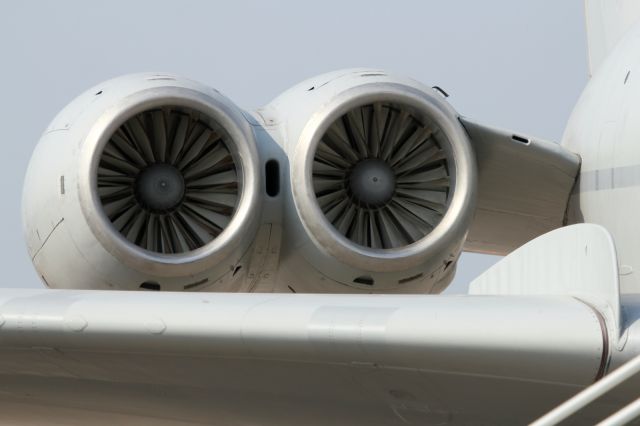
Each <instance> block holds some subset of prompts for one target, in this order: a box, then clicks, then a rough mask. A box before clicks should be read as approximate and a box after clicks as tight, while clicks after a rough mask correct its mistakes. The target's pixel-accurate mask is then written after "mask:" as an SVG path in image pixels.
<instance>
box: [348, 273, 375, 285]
mask: <svg viewBox="0 0 640 426" xmlns="http://www.w3.org/2000/svg"><path fill="white" fill-rule="evenodd" d="M353 282H354V283H356V284H364V285H373V284H375V281H374V280H373V278H371V277H368V276H364V275H363V276H361V277H358V278H355V279H354V280H353Z"/></svg>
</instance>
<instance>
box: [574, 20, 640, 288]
mask: <svg viewBox="0 0 640 426" xmlns="http://www.w3.org/2000/svg"><path fill="white" fill-rule="evenodd" d="M639 35H640V25H638V24H636V25H635V26H634V27H633V28H632V29H631V30H630V31H629V33H628V34H627V35H626V36H625V37H624V38H623V39H622V40H621V41H620V43H619V44H618V45H617V46H616V48H615V49H614V50H613V51H612V52H611V54H610V55H609V56H608V57H607V59H606V60H605V61H604V62H603V63H602V64H601V65H600V66H599V68H598V70H597V72H596V73H595V74H594V75H593V77H592V78H591V80H590V81H589V84H587V87H586V88H585V90H584V92H583V93H582V95H581V97H580V100H579V101H578V103H577V105H576V107H575V109H574V111H573V113H572V115H571V117H570V119H569V122H568V124H567V128H566V130H565V133H564V136H563V139H562V145H563V146H564V147H566V148H567V149H568V150H570V151H573V152H576V153H578V154H579V155H580V156H581V157H582V167H581V170H580V178H579V180H578V182H577V184H576V186H575V188H574V191H573V194H572V196H571V199H570V202H569V209H568V221H569V223H578V222H593V223H599V224H601V225H603V226H604V227H606V228H607V229H608V230H609V232H611V234H612V235H613V237H614V240H615V242H616V246H617V249H618V256H619V262H620V279H621V282H620V284H621V291H622V293H640V251H639V250H638V241H639V239H640V228H639V227H638V226H637V223H638V221H637V218H638V210H637V206H638V203H640V191H638V185H640V173H639V172H640V145H638V135H639V134H640V121H639V120H638V119H637V117H638V116H640V80H639V79H638V78H639V77H640V68H639V67H640V60H639V59H638V57H637V55H635V52H637V51H638V49H640V37H639Z"/></svg>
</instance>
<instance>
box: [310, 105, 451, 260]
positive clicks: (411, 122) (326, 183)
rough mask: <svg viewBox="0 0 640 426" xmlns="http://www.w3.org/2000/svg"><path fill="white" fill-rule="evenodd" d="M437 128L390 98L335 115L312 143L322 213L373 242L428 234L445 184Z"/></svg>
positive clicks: (391, 243) (444, 197) (442, 205)
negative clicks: (323, 131) (316, 144)
mask: <svg viewBox="0 0 640 426" xmlns="http://www.w3.org/2000/svg"><path fill="white" fill-rule="evenodd" d="M438 133H439V129H438V128H437V127H434V126H429V125H428V124H426V123H423V122H422V121H420V120H419V119H418V118H416V117H415V116H414V115H413V114H412V113H411V111H410V110H409V109H406V108H404V107H403V106H402V105H400V104H395V103H383V102H377V103H372V104H367V105H364V106H360V107H357V108H354V109H352V110H350V111H348V112H347V113H346V114H344V115H342V116H341V117H339V118H338V119H337V120H335V121H334V122H333V123H332V124H331V125H330V126H329V127H328V129H327V131H326V132H325V133H324V135H323V136H322V137H321V139H320V141H319V143H318V146H317V148H316V151H315V155H314V161H313V172H312V178H313V188H314V191H315V196H316V199H317V202H318V204H319V206H320V209H321V210H322V212H323V214H324V215H325V217H326V218H327V220H328V221H329V222H330V223H331V224H332V225H333V226H334V227H335V229H336V230H337V231H338V232H339V233H340V234H342V235H344V236H345V237H347V238H348V239H349V240H351V241H352V242H354V243H356V244H359V245H361V246H364V247H368V248H374V249H391V248H397V247H403V246H406V245H409V244H412V243H414V242H416V241H418V240H420V239H422V238H424V237H425V236H426V235H428V234H429V233H430V232H431V231H432V230H433V229H434V228H435V227H436V226H437V225H438V223H439V222H440V221H441V219H442V217H443V215H444V214H445V213H446V210H447V206H448V200H449V192H450V191H449V190H450V177H449V165H448V162H447V156H446V154H445V152H444V151H443V149H442V148H441V146H440V143H439V142H438Z"/></svg>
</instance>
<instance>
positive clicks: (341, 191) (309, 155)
mask: <svg viewBox="0 0 640 426" xmlns="http://www.w3.org/2000/svg"><path fill="white" fill-rule="evenodd" d="M281 165H282V167H281ZM476 174H477V173H476V163H475V158H474V153H473V150H472V148H471V145H470V141H469V136H468V134H467V132H466V131H465V129H464V128H463V126H462V124H461V123H460V121H459V120H458V115H457V113H456V112H455V111H454V110H453V109H452V108H451V107H450V106H449V104H448V103H447V102H446V100H445V99H444V97H443V96H442V94H441V93H439V92H438V91H436V90H434V89H432V88H430V87H426V86H423V85H421V84H419V83H417V82H416V81H414V80H410V79H407V78H402V77H396V76H393V75H389V74H387V73H386V72H382V71H377V70H345V71H338V72H335V73H330V74H325V75H322V76H319V77H315V78H313V79H310V80H307V81H304V82H302V83H300V84H299V85H297V86H295V87H293V88H292V89H290V90H288V91H286V92H285V93H283V94H282V95H281V96H279V97H278V98H276V99H275V100H274V101H273V102H272V103H270V104H269V105H267V106H266V107H265V108H262V109H260V110H258V111H256V112H255V113H253V114H250V113H246V112H244V111H242V110H240V109H239V108H237V107H236V106H235V105H234V104H233V103H232V102H231V101H230V100H229V99H227V98H225V97H224V96H222V95H221V94H220V93H218V92H217V91H215V90H213V89H211V88H208V87H206V86H204V85H201V84H199V83H195V82H192V81H189V80H186V79H182V78H178V77H175V76H170V75H164V74H138V75H130V76H125V77H120V78H117V79H114V80H111V81H108V82H105V83H102V84H100V85H98V86H96V87H94V88H92V89H90V90H89V91H87V92H85V93H84V94H83V95H81V96H79V97H78V98H77V99H76V100H74V101H73V102H71V103H70V104H69V105H68V106H67V107H66V108H65V109H64V110H63V111H62V112H61V113H60V114H59V115H58V116H57V117H56V118H55V119H54V120H53V122H52V123H51V125H50V126H49V128H48V129H47V130H46V131H45V133H44V135H43V136H42V139H41V140H40V142H39V144H38V146H37V148H36V150H35V152H34V154H33V157H32V159H31V163H30V166H29V169H28V172H27V176H26V182H25V189H24V199H23V210H24V211H23V216H24V225H25V233H26V236H27V243H28V248H29V252H30V255H31V257H32V259H33V262H34V264H35V266H36V269H37V270H38V273H39V275H40V276H41V277H42V279H43V281H44V282H45V283H47V285H49V286H51V287H56V288H95V289H108V288H114V289H132V290H133V289H151V290H173V291H183V290H186V291H189V290H209V291H250V292H251V291H296V292H402V293H411V292H413V293H415V292H421V293H425V292H426V293H435V292H439V291H441V290H442V289H443V288H444V287H445V286H446V285H447V284H448V283H449V281H450V280H451V277H452V276H453V272H454V270H455V264H456V261H457V259H458V256H459V254H460V252H461V250H462V245H463V243H464V241H465V238H466V235H467V232H468V230H469V227H470V224H471V219H472V216H473V213H474V208H475V198H476V185H477V183H476V180H477V176H476Z"/></svg>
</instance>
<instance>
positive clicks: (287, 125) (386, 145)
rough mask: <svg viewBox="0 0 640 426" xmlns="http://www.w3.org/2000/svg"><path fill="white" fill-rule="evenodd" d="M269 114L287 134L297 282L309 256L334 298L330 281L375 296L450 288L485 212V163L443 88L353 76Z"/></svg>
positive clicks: (300, 92) (328, 79) (291, 95)
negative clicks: (480, 176) (474, 223)
mask: <svg viewBox="0 0 640 426" xmlns="http://www.w3.org/2000/svg"><path fill="white" fill-rule="evenodd" d="M262 114H263V116H269V114H271V115H272V116H273V117H276V119H275V121H277V120H278V118H277V117H282V119H281V121H282V123H283V127H284V129H283V131H284V136H283V137H282V141H283V142H282V145H283V148H284V150H285V152H286V153H287V155H288V157H289V173H290V176H289V185H290V191H288V193H289V194H290V198H289V206H288V208H287V209H285V211H286V212H288V215H287V216H286V217H285V228H286V229H288V231H285V232H286V233H287V235H291V236H292V238H293V240H294V241H292V242H290V246H291V249H290V250H289V251H288V253H289V256H290V259H291V260H290V261H289V262H288V264H289V265H291V269H292V270H293V271H295V272H294V273H292V276H296V275H297V276H301V274H302V272H301V268H300V266H299V265H298V264H299V263H300V261H299V259H298V258H299V257H302V258H304V261H306V263H307V264H309V265H310V266H311V268H310V270H311V271H315V273H316V274H317V273H320V274H321V275H323V276H325V277H326V278H328V280H324V284H322V286H323V288H324V290H325V291H341V290H339V289H338V287H337V286H332V285H331V284H329V283H332V282H334V283H339V284H340V285H347V286H349V287H350V288H352V289H357V290H360V291H372V292H376V291H399V292H406V291H409V292H412V291H420V292H439V291H440V290H442V289H443V288H444V287H445V286H446V285H447V284H448V283H449V281H450V279H451V277H452V273H453V271H454V269H455V262H456V261H457V258H458V256H459V254H460V252H461V250H462V244H463V242H464V240H465V237H466V234H467V231H468V229H469V226H470V221H471V219H472V216H473V212H474V208H475V197H476V166H475V158H474V155H473V150H472V148H471V146H470V141H469V138H468V135H467V133H466V131H465V130H464V128H463V127H462V125H461V124H460V122H459V121H458V116H457V114H456V112H455V111H454V110H453V109H452V108H451V107H450V106H449V104H448V103H447V102H446V101H445V100H444V98H443V97H442V96H441V95H440V94H439V93H438V92H436V91H435V90H433V89H431V88H429V87H425V86H423V85H421V84H419V83H417V82H415V81H413V80H409V79H406V78H401V77H396V76H391V75H389V74H387V73H385V72H381V71H375V70H346V71H340V72H336V73H332V74H327V75H323V76H319V77H316V78H314V79H311V80H307V81H305V82H303V83H301V84H300V85H298V86H296V87H294V88H292V89H290V90H289V91H288V92H285V93H284V94H283V95H281V96H280V97H279V98H277V99H276V100H274V102H273V103H272V104H271V105H270V106H268V107H267V108H265V110H264V111H263V112H262ZM285 117H286V119H285ZM294 259H295V260H294ZM286 263H287V262H285V264H286ZM313 275H314V272H311V273H306V274H305V275H302V276H305V277H306V276H313ZM300 287H301V288H300V290H302V291H305V290H304V284H300Z"/></svg>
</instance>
